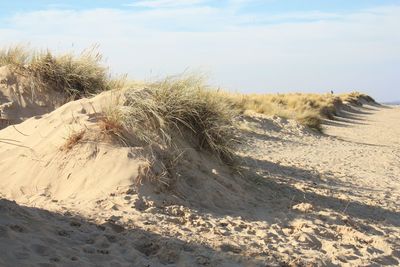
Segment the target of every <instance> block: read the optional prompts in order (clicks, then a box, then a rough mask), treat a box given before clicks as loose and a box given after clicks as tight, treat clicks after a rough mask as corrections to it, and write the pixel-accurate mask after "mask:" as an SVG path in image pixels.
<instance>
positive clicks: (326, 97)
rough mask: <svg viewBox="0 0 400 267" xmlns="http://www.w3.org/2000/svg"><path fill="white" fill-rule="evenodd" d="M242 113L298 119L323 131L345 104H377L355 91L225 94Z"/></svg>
mask: <svg viewBox="0 0 400 267" xmlns="http://www.w3.org/2000/svg"><path fill="white" fill-rule="evenodd" d="M225 95H226V97H227V99H229V101H231V102H233V103H234V104H235V106H236V107H238V108H239V109H240V110H242V112H246V111H249V110H250V111H254V112H257V113H262V114H266V115H276V116H280V117H284V118H287V119H295V120H297V121H298V122H299V123H301V124H303V125H305V126H307V127H309V128H312V129H315V130H317V131H322V127H321V123H322V121H323V119H334V117H335V116H336V115H338V109H340V106H341V105H342V104H343V102H348V103H351V104H356V105H362V103H363V102H364V103H366V102H370V103H375V101H374V99H373V98H372V97H370V96H368V95H366V94H362V93H358V92H353V93H349V94H341V95H333V94H305V93H288V94H248V95H245V94H229V93H226V94H225Z"/></svg>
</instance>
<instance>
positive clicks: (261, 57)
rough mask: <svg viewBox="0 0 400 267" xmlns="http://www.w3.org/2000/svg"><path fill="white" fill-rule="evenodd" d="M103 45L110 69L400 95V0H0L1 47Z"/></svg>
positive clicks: (272, 87) (138, 75)
mask: <svg viewBox="0 0 400 267" xmlns="http://www.w3.org/2000/svg"><path fill="white" fill-rule="evenodd" d="M14 44H29V45H30V46H31V47H33V48H39V49H51V50H54V51H56V52H64V51H81V50H83V49H85V48H87V47H89V46H92V45H94V44H97V45H99V50H100V52H102V53H103V55H104V56H105V61H106V64H107V65H109V66H110V68H111V70H112V71H113V72H114V73H120V74H123V73H128V74H129V77H131V78H133V79H138V80H145V81H152V80H156V79H161V78H163V77H165V76H167V75H175V74H181V73H185V72H198V73H201V74H204V75H206V76H207V77H208V81H209V84H210V85H212V86H215V87H221V88H224V89H227V90H232V91H239V92H246V93H276V92H281V93H284V92H330V91H331V90H333V91H334V92H337V93H340V92H348V91H353V90H357V91H362V92H366V93H368V94H370V95H371V96H373V97H375V98H376V99H378V100H379V101H385V102H386V101H394V100H400V88H399V87H400V71H399V70H400V0H397V1H394V0H379V1H377V0H363V1H361V0H352V1H348V0H346V1H345V0H337V1H335V0H330V1H326V0H324V1H317V0H220V1H210V0H136V1H134V0H115V1H105V0H97V1H89V0H80V1H78V0H71V1H45V0H36V1H26V0H13V1H8V0H0V46H2V47H7V46H10V45H14Z"/></svg>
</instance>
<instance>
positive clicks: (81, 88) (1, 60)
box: [0, 46, 121, 99]
mask: <svg viewBox="0 0 400 267" xmlns="http://www.w3.org/2000/svg"><path fill="white" fill-rule="evenodd" d="M101 61H102V55H101V54H99V53H98V52H97V50H96V47H94V48H92V49H87V50H85V51H83V52H82V53H81V54H80V55H78V56H76V55H74V54H72V53H66V54H61V55H53V54H52V53H51V52H50V51H35V50H32V49H28V48H27V47H24V46H14V47H10V48H8V49H1V50H0V66H5V65H8V66H10V67H12V68H13V69H14V71H16V72H19V73H21V74H23V75H24V76H27V77H29V78H31V79H32V81H33V82H34V84H35V85H36V87H37V88H38V89H39V90H41V91H46V90H55V91H60V92H63V93H66V94H67V96H69V97H71V98H72V99H77V98H81V97H84V96H89V95H92V94H96V93H98V92H101V91H104V90H108V89H110V88H115V87H116V86H121V83H120V81H115V80H110V78H109V74H108V69H107V68H106V67H104V66H102V65H101Z"/></svg>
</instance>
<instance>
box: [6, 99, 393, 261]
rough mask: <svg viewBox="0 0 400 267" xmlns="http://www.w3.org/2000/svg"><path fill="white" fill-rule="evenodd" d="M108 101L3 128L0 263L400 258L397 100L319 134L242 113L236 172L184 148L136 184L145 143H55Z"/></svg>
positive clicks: (355, 111) (86, 123)
mask: <svg viewBox="0 0 400 267" xmlns="http://www.w3.org/2000/svg"><path fill="white" fill-rule="evenodd" d="M107 99H109V95H107V94H101V95H99V96H96V97H94V98H92V99H83V100H79V101H75V102H71V103H68V104H66V105H64V106H62V107H60V108H58V109H56V110H55V111H53V112H51V113H48V114H44V115H43V116H36V117H34V118H30V119H28V120H26V121H24V122H22V123H20V124H16V125H11V126H9V127H7V128H5V129H3V130H1V131H0V196H1V197H2V199H0V214H1V216H0V266H288V265H289V266H302V265H307V266H335V265H337V266H381V265H387V266H396V265H399V264H400V208H399V207H400V205H399V204H400V180H399V179H400V164H399V162H400V123H399V121H400V108H399V107H386V106H377V105H376V106H375V105H374V106H372V105H365V106H364V107H352V108H349V109H348V110H347V111H343V114H342V117H340V118H337V120H335V121H327V122H326V125H325V126H324V128H325V134H322V135H321V134H317V133H314V132H310V131H308V130H306V129H304V128H303V127H302V126H300V125H298V124H297V123H295V122H293V121H287V120H284V119H281V118H276V117H272V118H271V117H265V116H260V115H252V116H247V117H245V118H243V119H242V121H241V129H242V138H243V140H245V143H244V144H242V145H241V146H240V148H239V149H238V151H237V155H238V159H239V161H240V164H239V165H241V166H240V167H241V168H240V169H239V174H238V172H237V171H233V170H231V169H229V168H228V167H226V166H224V165H223V164H221V163H219V162H218V161H217V160H215V159H213V158H210V155H208V154H207V153H203V152H199V151H195V150H193V149H192V150H190V149H188V151H187V154H185V155H186V156H185V157H184V158H183V159H182V163H181V165H180V166H179V167H178V171H177V174H176V177H174V183H173V184H174V186H173V187H172V188H170V189H168V190H163V188H156V189H155V188H154V186H153V184H151V183H144V184H142V185H137V184H135V180H136V178H137V177H138V176H139V175H140V170H141V168H140V166H145V164H146V161H145V159H144V158H143V155H144V154H145V153H146V151H145V149H144V148H140V147H138V148H128V147H123V146H122V147H121V146H115V145H111V144H109V143H106V142H103V141H98V142H96V140H93V139H90V140H88V141H86V142H80V143H79V144H77V145H76V146H74V147H73V148H72V149H70V150H68V151H65V150H61V149H60V148H61V147H63V145H64V144H65V142H66V139H67V138H68V136H69V135H71V133H73V132H77V131H81V130H83V131H85V133H88V135H90V132H91V131H92V130H95V129H96V123H95V113H96V112H98V111H99V110H101V107H102V105H103V104H104V103H105V101H106V100H107ZM102 103H103V104H102ZM14 201H15V202H14Z"/></svg>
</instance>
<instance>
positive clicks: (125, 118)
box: [101, 76, 238, 161]
mask: <svg viewBox="0 0 400 267" xmlns="http://www.w3.org/2000/svg"><path fill="white" fill-rule="evenodd" d="M237 114H238V113H237V112H236V111H235V109H234V108H233V107H232V104H230V103H229V101H226V100H225V99H224V98H223V97H222V95H220V94H218V93H217V92H215V91H212V90H210V89H208V88H207V87H206V86H205V85H204V83H203V81H202V79H200V78H198V77H195V76H188V77H184V78H181V79H179V78H176V77H173V78H168V79H166V80H164V81H161V82H156V83H153V84H150V85H148V86H147V87H146V88H144V89H140V90H138V89H130V90H127V91H126V92H125V95H124V101H123V103H121V104H120V105H117V106H115V107H113V108H110V109H108V110H106V114H105V117H104V119H102V120H101V121H102V122H101V123H103V124H104V121H107V124H108V125H118V126H117V127H113V129H119V130H118V133H117V135H119V136H123V137H124V138H123V139H124V142H126V143H129V142H132V140H134V141H133V142H141V143H143V144H153V143H157V144H160V145H162V146H169V147H171V146H175V145H176V144H177V143H176V141H177V140H178V139H179V138H176V137H178V136H184V139H185V140H186V141H187V140H191V141H193V142H195V145H197V146H198V147H199V148H202V149H206V150H208V151H211V152H213V153H214V154H215V155H217V156H218V157H220V158H221V159H222V160H225V161H229V160H231V159H232V155H233V147H234V145H235V143H236V142H237V140H236V138H235V126H234V118H235V116H237ZM111 122H112V123H111ZM120 126H122V127H121V128H120ZM114 134H115V133H114Z"/></svg>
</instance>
